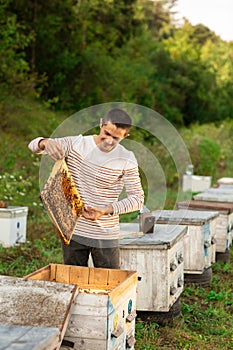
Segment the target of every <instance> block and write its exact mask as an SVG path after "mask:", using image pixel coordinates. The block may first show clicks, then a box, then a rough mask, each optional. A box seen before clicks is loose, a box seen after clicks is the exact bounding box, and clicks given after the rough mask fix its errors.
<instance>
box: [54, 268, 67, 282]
mask: <svg viewBox="0 0 233 350" xmlns="http://www.w3.org/2000/svg"><path fill="white" fill-rule="evenodd" d="M56 282H60V283H70V266H69V265H62V264H57V270H56Z"/></svg>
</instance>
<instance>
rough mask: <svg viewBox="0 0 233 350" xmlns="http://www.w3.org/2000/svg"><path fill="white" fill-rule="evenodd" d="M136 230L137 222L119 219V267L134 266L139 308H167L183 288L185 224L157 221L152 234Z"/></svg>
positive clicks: (162, 309)
mask: <svg viewBox="0 0 233 350" xmlns="http://www.w3.org/2000/svg"><path fill="white" fill-rule="evenodd" d="M138 232H139V224H137V223H125V224H124V223H121V224H120V234H121V235H125V236H126V237H127V234H128V236H129V238H124V239H122V240H121V241H120V267H121V268H122V269H130V270H137V272H138V276H139V281H138V296H137V310H138V311H155V312H156V311H158V312H160V311H162V312H163V311H164V312H168V311H169V310H170V308H171V306H172V305H173V304H174V303H175V301H176V300H177V299H178V298H179V296H180V294H181V293H182V291H183V281H184V278H183V277H184V276H183V275H184V263H183V261H184V258H183V257H184V236H185V234H186V232H187V227H186V226H170V225H156V226H155V227H154V232H153V233H152V234H145V235H143V236H139V237H134V238H132V237H130V235H132V233H135V234H137V233H138Z"/></svg>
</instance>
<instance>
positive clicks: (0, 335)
mask: <svg viewBox="0 0 233 350" xmlns="http://www.w3.org/2000/svg"><path fill="white" fill-rule="evenodd" d="M59 343H60V339H59V329H57V328H44V327H31V326H9V325H3V324H0V350H4V349H8V350H15V349H17V350H33V349H34V350H43V349H54V348H55V346H56V345H57V344H59Z"/></svg>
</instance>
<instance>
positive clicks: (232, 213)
mask: <svg viewBox="0 0 233 350" xmlns="http://www.w3.org/2000/svg"><path fill="white" fill-rule="evenodd" d="M176 206H177V208H178V209H189V210H190V209H191V210H205V211H206V210H209V211H213V210H217V211H218V212H219V216H218V217H217V218H216V228H215V232H216V235H215V238H216V252H220V253H224V252H225V251H226V250H227V249H229V247H230V245H231V241H232V239H231V233H230V232H231V228H232V225H233V203H224V202H222V203H221V202H208V201H198V200H190V201H183V202H178V203H177V204H176Z"/></svg>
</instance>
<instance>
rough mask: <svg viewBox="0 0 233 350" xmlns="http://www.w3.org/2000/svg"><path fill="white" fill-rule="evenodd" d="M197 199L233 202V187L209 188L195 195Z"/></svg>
mask: <svg viewBox="0 0 233 350" xmlns="http://www.w3.org/2000/svg"><path fill="white" fill-rule="evenodd" d="M194 199H195V200H200V201H209V202H231V203H233V189H228V190H227V189H226V188H224V189H221V188H209V189H208V190H205V191H203V192H200V193H198V194H196V195H195V196H194Z"/></svg>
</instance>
